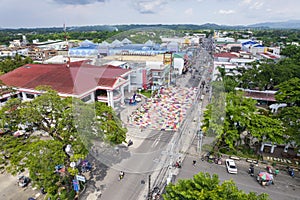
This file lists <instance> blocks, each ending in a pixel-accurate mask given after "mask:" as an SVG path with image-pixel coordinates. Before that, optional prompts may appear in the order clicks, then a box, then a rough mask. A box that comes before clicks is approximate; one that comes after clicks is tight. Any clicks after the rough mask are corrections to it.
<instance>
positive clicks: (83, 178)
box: [76, 175, 85, 182]
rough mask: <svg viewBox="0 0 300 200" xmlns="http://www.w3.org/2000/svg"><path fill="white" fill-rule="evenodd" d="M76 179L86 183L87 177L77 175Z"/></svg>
mask: <svg viewBox="0 0 300 200" xmlns="http://www.w3.org/2000/svg"><path fill="white" fill-rule="evenodd" d="M76 179H77V180H78V181H82V182H85V177H84V176H80V175H76Z"/></svg>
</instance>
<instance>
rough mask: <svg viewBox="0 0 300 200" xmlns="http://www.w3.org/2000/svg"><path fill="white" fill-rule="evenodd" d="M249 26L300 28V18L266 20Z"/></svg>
mask: <svg viewBox="0 0 300 200" xmlns="http://www.w3.org/2000/svg"><path fill="white" fill-rule="evenodd" d="M248 27H267V28H270V29H300V20H289V21H285V22H264V23H258V24H252V25H249V26H248Z"/></svg>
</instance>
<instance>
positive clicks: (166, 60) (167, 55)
mask: <svg viewBox="0 0 300 200" xmlns="http://www.w3.org/2000/svg"><path fill="white" fill-rule="evenodd" d="M171 64H172V53H164V65H171Z"/></svg>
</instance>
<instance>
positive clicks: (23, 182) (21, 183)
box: [18, 176, 30, 187]
mask: <svg viewBox="0 0 300 200" xmlns="http://www.w3.org/2000/svg"><path fill="white" fill-rule="evenodd" d="M29 182H30V179H29V178H28V177H26V176H19V178H18V185H19V186H20V187H26V186H27V185H28V184H29Z"/></svg>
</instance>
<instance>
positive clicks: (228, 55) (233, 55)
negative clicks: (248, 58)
mask: <svg viewBox="0 0 300 200" xmlns="http://www.w3.org/2000/svg"><path fill="white" fill-rule="evenodd" d="M214 57H215V58H216V57H223V58H237V57H238V56H237V55H235V54H233V53H229V52H224V53H216V54H214Z"/></svg>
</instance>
